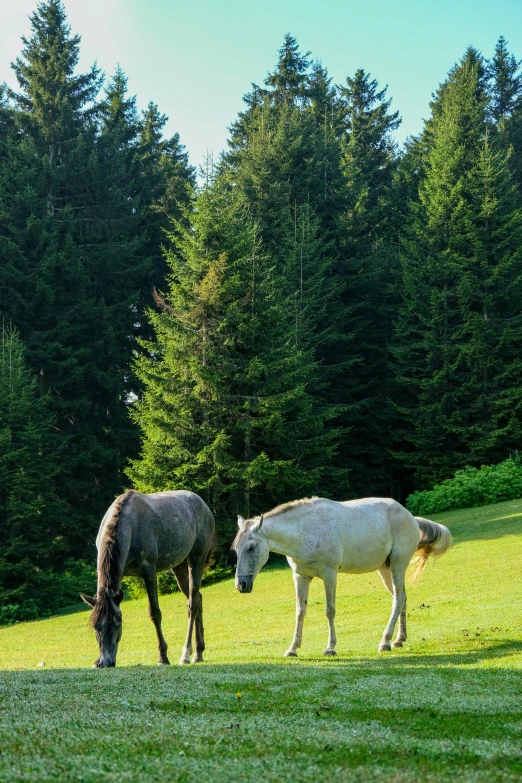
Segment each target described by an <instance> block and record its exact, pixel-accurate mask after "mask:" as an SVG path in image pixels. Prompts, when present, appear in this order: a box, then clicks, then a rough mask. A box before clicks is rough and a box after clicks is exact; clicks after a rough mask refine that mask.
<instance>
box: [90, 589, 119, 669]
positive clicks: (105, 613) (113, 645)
mask: <svg viewBox="0 0 522 783" xmlns="http://www.w3.org/2000/svg"><path fill="white" fill-rule="evenodd" d="M80 596H81V597H82V599H83V600H84V601H85V603H86V604H88V605H89V606H92V610H93V611H92V614H91V625H92V627H93V628H94V631H95V633H96V639H97V640H98V645H99V648H100V656H99V658H98V660H97V661H96V663H95V664H94V667H93V668H97V669H103V668H109V667H112V666H115V665H116V654H117V652H118V644H119V642H120V639H121V631H122V615H121V609H120V604H121V602H122V600H123V591H122V590H118V592H117V593H116V594H115V595H112V593H111V591H110V590H108V589H106V588H105V589H103V590H101V591H98V593H97V595H96V597H95V598H92V597H91V596H90V595H84V594H83V593H80Z"/></svg>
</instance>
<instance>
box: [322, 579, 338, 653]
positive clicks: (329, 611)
mask: <svg viewBox="0 0 522 783" xmlns="http://www.w3.org/2000/svg"><path fill="white" fill-rule="evenodd" d="M323 582H324V591H325V593H326V609H325V614H326V616H327V618H328V646H327V648H326V650H325V651H324V655H337V653H336V652H335V645H336V644H337V636H336V635H335V592H336V589H337V572H336V571H334V570H332V569H331V568H327V569H326V570H325V572H324V574H323Z"/></svg>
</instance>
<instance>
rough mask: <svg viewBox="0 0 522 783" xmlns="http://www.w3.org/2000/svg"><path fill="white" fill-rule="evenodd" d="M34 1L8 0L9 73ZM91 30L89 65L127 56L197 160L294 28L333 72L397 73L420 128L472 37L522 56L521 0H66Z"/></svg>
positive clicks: (1, 24) (394, 83)
mask: <svg viewBox="0 0 522 783" xmlns="http://www.w3.org/2000/svg"><path fill="white" fill-rule="evenodd" d="M35 5H36V3H35V0H0V81H1V80H6V81H8V83H11V84H12V75H11V71H10V68H9V63H10V62H11V61H12V60H13V59H14V57H16V55H17V54H18V53H19V51H20V36H21V35H22V34H26V35H27V34H28V33H29V22H28V15H29V13H30V12H31V11H32V10H33V9H34V7H35ZM65 5H66V9H67V12H68V15H69V21H70V23H71V25H72V28H73V31H74V32H78V33H79V34H80V35H81V36H82V39H83V40H82V61H81V65H82V66H83V68H84V69H85V68H86V67H87V65H88V64H89V63H90V62H92V61H93V60H95V59H96V60H97V61H98V63H99V65H100V66H101V67H102V68H103V69H104V70H105V71H106V72H107V73H109V74H110V73H111V72H112V71H113V70H114V68H115V66H116V65H117V63H120V65H121V66H122V68H123V69H124V70H125V72H126V73H127V75H128V77H129V88H130V91H131V92H132V93H134V94H136V95H137V97H138V103H139V105H140V107H144V106H145V105H146V103H147V102H148V101H149V100H150V99H152V100H155V101H156V102H157V103H158V104H159V106H160V109H161V110H162V111H163V112H164V113H165V114H168V115H169V117H170V121H169V124H168V128H167V130H168V132H173V131H175V130H177V131H178V132H179V133H180V135H181V140H182V142H183V143H184V144H185V145H186V146H187V149H188V151H189V154H190V158H191V161H192V162H193V163H195V164H200V163H201V161H202V159H203V156H204V155H205V153H206V151H207V150H213V151H214V154H215V155H217V154H219V152H220V151H221V150H222V149H223V147H224V146H225V142H226V137H227V127H228V126H229V125H230V123H231V122H232V121H233V119H234V118H235V116H236V114H237V112H238V111H239V110H240V109H241V106H242V102H241V97H242V95H243V94H244V93H245V92H247V91H248V90H249V88H250V83H251V82H252V81H255V82H261V81H262V80H263V78H264V76H265V75H266V72H267V71H268V70H271V69H272V68H273V66H274V63H275V60H276V56H277V50H278V48H279V47H280V46H281V43H282V41H283V36H284V35H285V33H287V32H290V33H292V35H294V36H295V37H296V38H297V39H298V41H299V44H300V46H301V50H302V51H307V50H310V51H311V52H312V55H313V56H314V57H315V58H316V59H319V60H321V61H322V63H323V65H325V66H326V67H327V68H328V70H329V72H330V75H331V76H332V77H333V78H334V80H335V81H336V82H342V81H344V79H345V77H346V75H347V74H353V73H354V71H355V70H356V69H357V68H359V67H362V68H364V69H366V70H367V71H369V72H370V73H371V74H372V75H373V76H374V77H375V78H377V80H378V81H379V83H380V84H381V85H385V84H388V85H389V91H388V94H389V95H390V96H392V97H393V108H394V109H399V111H400V112H401V115H402V117H403V124H402V126H401V129H400V131H399V132H398V133H397V138H398V140H399V141H403V139H404V138H405V137H406V136H408V135H409V134H412V133H417V132H418V131H419V130H420V128H421V125H422V118H423V117H426V116H427V114H428V103H429V100H430V96H431V93H432V92H433V91H434V90H435V89H436V87H437V85H438V84H439V83H440V81H441V80H442V79H444V77H445V75H446V73H447V71H448V69H449V68H450V67H451V65H452V64H453V63H454V62H455V61H456V60H457V59H458V58H459V57H460V56H461V55H462V53H463V52H464V50H465V49H466V47H467V46H468V45H469V44H473V45H474V46H476V47H477V48H478V49H480V50H481V51H482V52H483V53H484V54H485V55H486V56H490V55H491V54H492V52H493V49H494V45H495V42H496V40H497V38H498V36H499V35H501V34H502V35H504V36H505V37H506V38H507V39H508V41H509V44H510V49H511V51H513V52H514V54H515V55H516V56H517V57H519V58H522V0H495V2H494V3H492V2H491V0H488V2H486V0H438V1H437V2H430V0H417V1H416V2H415V1H414V0H394V2H390V1H389V0H365V1H363V0H359V1H358V2H354V1H353V0H344V1H343V0H321V2H312V0H263V1H261V0H250V1H249V0H219V1H217V0H192V2H180V0H66V2H65Z"/></svg>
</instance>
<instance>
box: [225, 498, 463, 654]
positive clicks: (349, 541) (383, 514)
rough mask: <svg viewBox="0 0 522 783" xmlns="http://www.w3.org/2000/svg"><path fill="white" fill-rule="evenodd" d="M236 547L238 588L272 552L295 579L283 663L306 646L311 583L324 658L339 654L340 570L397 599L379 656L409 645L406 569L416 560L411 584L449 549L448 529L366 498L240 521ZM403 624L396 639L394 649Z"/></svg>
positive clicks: (297, 504) (289, 507) (311, 502)
mask: <svg viewBox="0 0 522 783" xmlns="http://www.w3.org/2000/svg"><path fill="white" fill-rule="evenodd" d="M238 527H239V530H238V533H237V535H236V538H235V539H234V543H233V545H232V548H233V549H234V550H235V551H236V552H237V567H236V587H237V589H238V590H239V591H240V592H241V593H250V592H251V591H252V585H253V582H254V579H255V577H256V574H257V573H258V572H259V570H260V569H261V568H262V567H263V566H264V564H265V563H266V561H267V560H268V554H269V552H278V553H279V554H281V555H286V558H287V560H288V562H289V563H290V566H291V567H292V570H293V572H294V583H295V592H296V603H297V606H296V627H295V633H294V638H293V639H292V643H291V645H290V647H289V649H288V650H287V651H286V653H285V655H286V656H296V655H297V648H298V647H300V646H301V641H302V636H303V623H304V618H305V614H306V605H307V599H308V590H309V588H310V582H311V581H312V579H313V578H314V576H318V577H319V578H320V579H322V580H323V582H324V589H325V593H326V616H327V618H328V625H329V635H328V646H327V648H326V650H325V651H324V654H325V655H336V652H335V645H336V642H337V638H336V635H335V625H334V619H335V591H336V586H337V574H338V573H339V571H341V572H342V573H348V574H364V573H367V572H369V571H378V572H379V574H380V576H381V579H382V581H383V582H384V586H385V587H386V589H387V590H388V591H389V592H390V593H391V594H392V596H393V603H392V612H391V617H390V620H389V622H388V625H387V626H386V628H385V631H384V635H383V637H382V639H381V643H380V645H379V652H383V651H384V650H391V648H392V647H402V645H403V643H404V642H405V641H406V592H405V589H404V582H405V573H406V568H407V567H408V564H409V562H410V560H411V558H412V556H413V554H414V553H417V555H418V556H417V567H416V569H415V573H414V577H418V576H419V574H420V572H421V571H422V569H423V568H424V566H425V564H426V561H427V559H428V556H429V555H430V554H433V555H436V556H438V555H442V554H444V552H446V550H447V549H449V547H450V546H451V533H450V531H449V530H448V528H447V527H444V525H439V524H438V523H437V522H430V521H429V520H427V519H421V518H420V517H414V516H412V515H411V514H410V512H409V511H407V510H406V509H405V508H404V507H403V506H401V505H400V503H397V501H395V500H389V499H387V498H364V499H362V500H347V501H345V502H343V503H337V502H336V501H333V500H325V499H324V498H310V499H308V498H305V499H303V500H295V501H293V502H291V503H284V504H283V505H281V506H278V507H277V508H274V509H272V511H269V512H268V513H266V514H264V515H263V514H262V515H261V516H259V517H254V518H253V519H248V520H244V519H243V517H238ZM397 619H399V632H398V635H397V638H396V639H395V641H394V642H393V644H390V641H391V638H392V635H393V631H394V629H395V624H396V622H397Z"/></svg>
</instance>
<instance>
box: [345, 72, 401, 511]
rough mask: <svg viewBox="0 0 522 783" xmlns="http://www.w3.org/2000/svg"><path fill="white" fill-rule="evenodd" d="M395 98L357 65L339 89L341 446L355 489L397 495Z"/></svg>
mask: <svg viewBox="0 0 522 783" xmlns="http://www.w3.org/2000/svg"><path fill="white" fill-rule="evenodd" d="M390 105H391V100H390V99H387V98H386V89H383V90H380V89H379V88H378V84H377V82H376V80H375V79H371V77H370V75H369V74H367V73H365V71H363V70H362V69H359V70H358V71H357V72H356V73H355V75H354V77H353V78H350V77H348V78H347V80H346V86H343V87H341V88H340V90H339V110H340V118H341V123H342V137H341V141H342V153H343V169H344V174H345V180H346V185H345V189H346V195H345V199H346V212H345V215H344V221H343V254H342V262H341V270H342V273H343V277H342V280H343V283H344V291H343V305H344V308H345V311H346V313H347V316H348V314H349V317H346V318H345V321H344V324H343V327H344V330H345V331H349V333H350V335H351V341H350V343H349V347H350V351H351V352H352V358H353V359H354V360H355V361H353V362H347V365H348V366H347V368H346V370H345V372H344V374H343V381H342V386H343V387H344V388H345V389H350V397H351V399H350V398H348V399H346V400H343V402H347V403H350V402H351V405H350V406H349V408H348V412H347V415H346V416H345V417H344V418H343V423H344V424H345V426H346V427H347V428H349V432H350V437H349V441H348V443H347V445H346V449H345V452H344V458H345V460H346V464H348V465H349V466H350V467H351V469H352V474H353V479H352V480H353V486H354V490H355V494H356V495H358V496H360V495H364V494H372V493H373V494H396V493H397V492H398V491H399V487H398V480H399V476H398V472H397V470H396V469H395V467H394V465H393V460H392V458H391V454H390V446H391V442H390V434H391V431H392V430H393V428H394V427H395V425H396V421H395V419H396V416H395V414H394V409H393V407H392V403H391V401H392V399H393V397H394V396H395V394H396V390H395V387H394V378H393V373H392V369H391V367H390V364H389V362H390V353H389V351H390V345H391V343H392V339H393V324H394V320H395V317H396V312H397V307H398V302H399V297H400V286H399V280H398V278H399V261H398V233H399V228H400V222H399V220H398V215H397V209H396V206H395V201H396V192H395V190H396V189H395V187H394V172H395V168H396V163H397V156H396V149H395V144H394V142H393V139H392V136H391V134H392V132H393V131H394V130H396V129H397V128H398V126H399V124H400V119H399V115H398V112H394V113H390Z"/></svg>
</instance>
